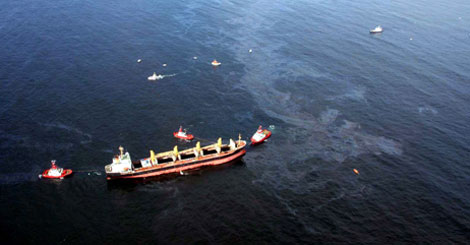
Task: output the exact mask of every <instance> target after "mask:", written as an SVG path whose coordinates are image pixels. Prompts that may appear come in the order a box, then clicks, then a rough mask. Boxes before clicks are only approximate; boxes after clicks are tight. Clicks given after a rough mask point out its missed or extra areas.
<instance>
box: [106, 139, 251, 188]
mask: <svg viewBox="0 0 470 245" xmlns="http://www.w3.org/2000/svg"><path fill="white" fill-rule="evenodd" d="M245 146H246V141H244V140H241V137H240V136H239V139H238V141H237V142H235V141H233V140H232V139H230V142H229V144H223V143H222V138H219V139H218V140H217V143H215V144H211V145H208V146H204V147H201V144H200V142H197V143H196V147H193V148H190V149H186V150H183V151H181V152H180V151H178V146H175V147H174V149H173V151H167V152H162V153H158V154H155V153H154V152H153V151H152V150H151V151H150V157H148V158H144V159H140V161H135V162H132V160H131V156H130V154H129V152H126V153H124V148H123V147H122V146H120V147H119V151H120V155H118V156H116V157H114V158H113V162H112V163H111V164H109V165H106V166H105V171H106V179H107V180H113V179H138V178H148V177H156V176H164V175H170V174H178V173H182V172H183V171H189V170H194V169H199V168H202V167H208V166H216V165H222V164H226V163H230V162H233V161H236V160H239V159H241V158H242V157H243V156H244V155H245V153H246V150H245Z"/></svg>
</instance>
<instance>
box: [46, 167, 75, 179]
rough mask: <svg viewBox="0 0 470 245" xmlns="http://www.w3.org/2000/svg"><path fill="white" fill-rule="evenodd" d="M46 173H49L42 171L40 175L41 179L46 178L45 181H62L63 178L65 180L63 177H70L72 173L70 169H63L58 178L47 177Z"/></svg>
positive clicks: (47, 170)
mask: <svg viewBox="0 0 470 245" xmlns="http://www.w3.org/2000/svg"><path fill="white" fill-rule="evenodd" d="M48 173H49V169H46V170H44V172H43V173H42V175H41V178H46V179H63V178H65V177H67V176H70V175H71V174H72V173H73V171H72V170H71V169H64V171H63V172H62V175H60V176H50V175H48Z"/></svg>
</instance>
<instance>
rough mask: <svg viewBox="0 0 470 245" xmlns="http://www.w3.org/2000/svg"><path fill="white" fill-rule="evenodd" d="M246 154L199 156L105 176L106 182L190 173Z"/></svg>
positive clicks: (229, 161) (226, 153)
mask: <svg viewBox="0 0 470 245" xmlns="http://www.w3.org/2000/svg"><path fill="white" fill-rule="evenodd" d="M245 153H246V150H245V149H244V148H241V149H238V150H236V151H234V152H224V153H221V154H219V155H217V156H213V155H211V156H201V157H199V158H197V159H195V160H194V159H190V160H182V161H178V162H176V163H173V164H162V165H157V166H154V167H149V168H142V169H139V170H137V171H134V172H132V173H123V174H107V177H106V179H107V180H113V179H139V178H149V177H157V176H165V175H171V174H175V173H181V172H183V171H190V170H194V169H199V168H203V167H210V166H217V165H223V164H226V163H231V162H234V161H236V160H239V159H241V158H242V157H243V156H244V155H245Z"/></svg>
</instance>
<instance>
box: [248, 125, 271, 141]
mask: <svg viewBox="0 0 470 245" xmlns="http://www.w3.org/2000/svg"><path fill="white" fill-rule="evenodd" d="M269 137H271V131H269V130H267V129H263V127H262V126H261V125H259V127H258V130H256V132H255V134H253V136H252V137H251V144H252V145H257V144H261V143H263V142H264V141H265V140H266V139H268V138H269Z"/></svg>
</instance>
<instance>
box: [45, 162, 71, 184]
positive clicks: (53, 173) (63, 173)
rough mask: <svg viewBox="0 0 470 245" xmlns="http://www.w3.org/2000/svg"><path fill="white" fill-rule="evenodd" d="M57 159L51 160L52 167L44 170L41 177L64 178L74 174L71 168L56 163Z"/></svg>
mask: <svg viewBox="0 0 470 245" xmlns="http://www.w3.org/2000/svg"><path fill="white" fill-rule="evenodd" d="M55 162H56V161H55V160H52V161H51V165H52V166H51V168H50V169H46V170H44V172H43V173H42V174H40V175H39V178H46V179H64V178H65V177H67V176H69V175H71V174H72V170H71V169H63V168H59V167H57V165H55Z"/></svg>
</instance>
